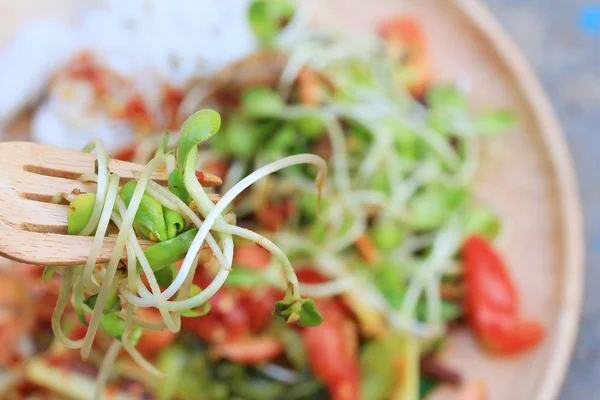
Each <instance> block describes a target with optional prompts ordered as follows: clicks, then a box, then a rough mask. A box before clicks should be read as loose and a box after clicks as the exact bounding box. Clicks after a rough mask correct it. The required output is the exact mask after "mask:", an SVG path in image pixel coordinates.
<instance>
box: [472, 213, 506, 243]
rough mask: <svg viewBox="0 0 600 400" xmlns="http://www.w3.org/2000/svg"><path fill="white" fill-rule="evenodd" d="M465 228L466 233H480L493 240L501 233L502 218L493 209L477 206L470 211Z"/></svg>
mask: <svg viewBox="0 0 600 400" xmlns="http://www.w3.org/2000/svg"><path fill="white" fill-rule="evenodd" d="M464 229H465V235H471V234H474V233H478V234H481V235H483V236H485V237H486V238H487V239H489V240H493V239H495V238H496V237H497V236H498V234H499V233H500V218H498V215H496V213H494V212H493V211H491V210H488V209H485V208H477V209H475V210H473V211H471V212H469V213H468V215H467V217H466V221H465V227H464Z"/></svg>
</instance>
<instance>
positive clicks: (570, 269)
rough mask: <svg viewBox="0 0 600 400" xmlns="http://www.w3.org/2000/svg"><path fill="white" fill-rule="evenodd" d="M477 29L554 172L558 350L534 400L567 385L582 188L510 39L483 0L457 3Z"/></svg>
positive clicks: (579, 284) (581, 258) (581, 247)
mask: <svg viewBox="0 0 600 400" xmlns="http://www.w3.org/2000/svg"><path fill="white" fill-rule="evenodd" d="M452 3H453V4H454V6H455V7H457V8H458V9H459V10H460V11H461V12H462V13H463V14H465V15H466V16H467V17H468V19H469V20H470V21H471V23H472V24H473V25H474V26H475V28H476V29H477V30H479V32H480V33H481V34H482V35H483V36H484V37H485V38H486V39H487V40H488V41H489V43H490V45H491V47H492V48H493V50H494V51H495V52H496V53H497V54H499V55H500V56H501V57H500V58H501V59H502V60H503V62H504V64H505V67H506V68H507V69H508V70H509V72H510V74H511V75H512V76H513V78H514V79H515V81H516V83H517V85H518V87H519V90H520V91H521V94H522V96H523V98H524V99H525V100H526V101H527V103H528V104H529V107H530V108H531V111H532V112H533V115H534V116H535V119H536V122H537V124H538V125H539V128H540V132H541V134H542V139H543V141H544V143H545V145H546V146H547V148H548V153H549V156H550V161H551V163H552V166H553V168H554V171H555V173H556V182H557V185H558V188H559V194H560V195H559V205H560V212H561V217H560V218H561V223H562V226H563V230H562V232H563V241H564V246H565V248H564V259H563V263H564V270H565V271H566V273H565V274H564V280H563V282H562V296H561V299H562V300H561V310H560V311H559V313H558V319H557V322H556V325H555V327H554V338H553V340H554V342H555V346H554V351H553V352H552V354H551V355H550V357H549V361H548V363H547V366H546V368H545V371H543V374H542V377H541V381H540V384H539V386H538V387H539V390H538V393H537V394H536V397H535V398H536V399H539V400H548V399H555V398H557V397H558V396H559V393H560V390H561V389H562V386H563V382H564V380H565V377H566V374H567V371H568V367H569V364H570V360H571V356H572V354H573V350H574V348H575V342H576V339H577V335H578V331H579V321H580V317H581V313H582V305H583V304H582V303H583V291H584V284H583V282H584V276H585V237H584V229H583V218H582V215H583V213H582V208H581V201H580V198H579V188H578V184H577V178H576V174H575V169H574V166H573V161H572V158H571V154H570V152H569V148H568V145H567V142H566V140H565V136H564V132H563V130H562V127H561V125H560V122H559V120H558V118H557V117H556V114H555V113H554V110H553V108H552V105H551V102H550V100H549V99H548V96H547V95H546V93H545V91H544V89H543V87H542V85H541V83H540V82H539V80H538V78H537V77H536V74H535V72H534V70H533V68H532V67H531V65H530V64H529V62H528V61H527V60H526V58H525V57H524V56H523V55H522V53H521V52H520V50H519V49H518V47H517V46H516V44H515V43H514V42H513V40H512V39H511V38H510V35H509V34H508V33H507V32H506V31H505V30H504V28H502V27H501V26H500V24H499V23H498V22H497V21H496V19H495V18H494V17H493V15H492V13H491V12H490V10H489V9H488V8H487V7H486V6H485V5H484V4H483V3H482V2H481V1H480V0H454V1H453V2H452Z"/></svg>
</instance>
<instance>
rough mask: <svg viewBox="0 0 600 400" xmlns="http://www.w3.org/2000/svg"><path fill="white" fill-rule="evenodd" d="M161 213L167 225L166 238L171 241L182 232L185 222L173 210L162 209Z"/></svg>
mask: <svg viewBox="0 0 600 400" xmlns="http://www.w3.org/2000/svg"><path fill="white" fill-rule="evenodd" d="M163 212H164V214H165V223H166V225H167V238H168V239H173V238H174V237H175V236H177V235H178V234H179V233H181V231H183V228H184V227H185V222H184V221H183V217H182V216H181V215H179V214H177V213H176V212H175V211H173V210H169V209H168V208H166V207H163Z"/></svg>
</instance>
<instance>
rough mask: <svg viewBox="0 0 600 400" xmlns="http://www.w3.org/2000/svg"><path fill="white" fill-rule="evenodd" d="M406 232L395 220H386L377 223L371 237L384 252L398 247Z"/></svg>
mask: <svg viewBox="0 0 600 400" xmlns="http://www.w3.org/2000/svg"><path fill="white" fill-rule="evenodd" d="M405 236H406V232H405V231H404V230H403V229H402V226H401V225H400V224H399V223H398V222H395V221H390V220H385V221H381V222H379V223H378V224H376V225H375V226H374V227H373V229H372V232H371V238H372V239H373V243H375V246H376V247H377V248H378V249H379V250H382V251H383V252H389V251H392V250H394V249H397V248H398V246H400V244H401V243H402V241H403V240H404V237H405Z"/></svg>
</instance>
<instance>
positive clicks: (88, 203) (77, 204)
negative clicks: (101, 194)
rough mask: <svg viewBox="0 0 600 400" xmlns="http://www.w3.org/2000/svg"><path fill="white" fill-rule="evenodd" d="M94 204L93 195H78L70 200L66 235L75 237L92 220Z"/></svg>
mask: <svg viewBox="0 0 600 400" xmlns="http://www.w3.org/2000/svg"><path fill="white" fill-rule="evenodd" d="M95 204H96V195H95V194H93V193H83V194H79V195H77V196H75V198H74V199H73V200H71V202H70V203H69V210H68V211H67V233H68V234H69V235H77V234H78V233H79V232H81V231H82V230H83V228H85V226H86V225H87V223H88V222H89V221H90V219H91V218H92V213H93V212H94V205H95Z"/></svg>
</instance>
